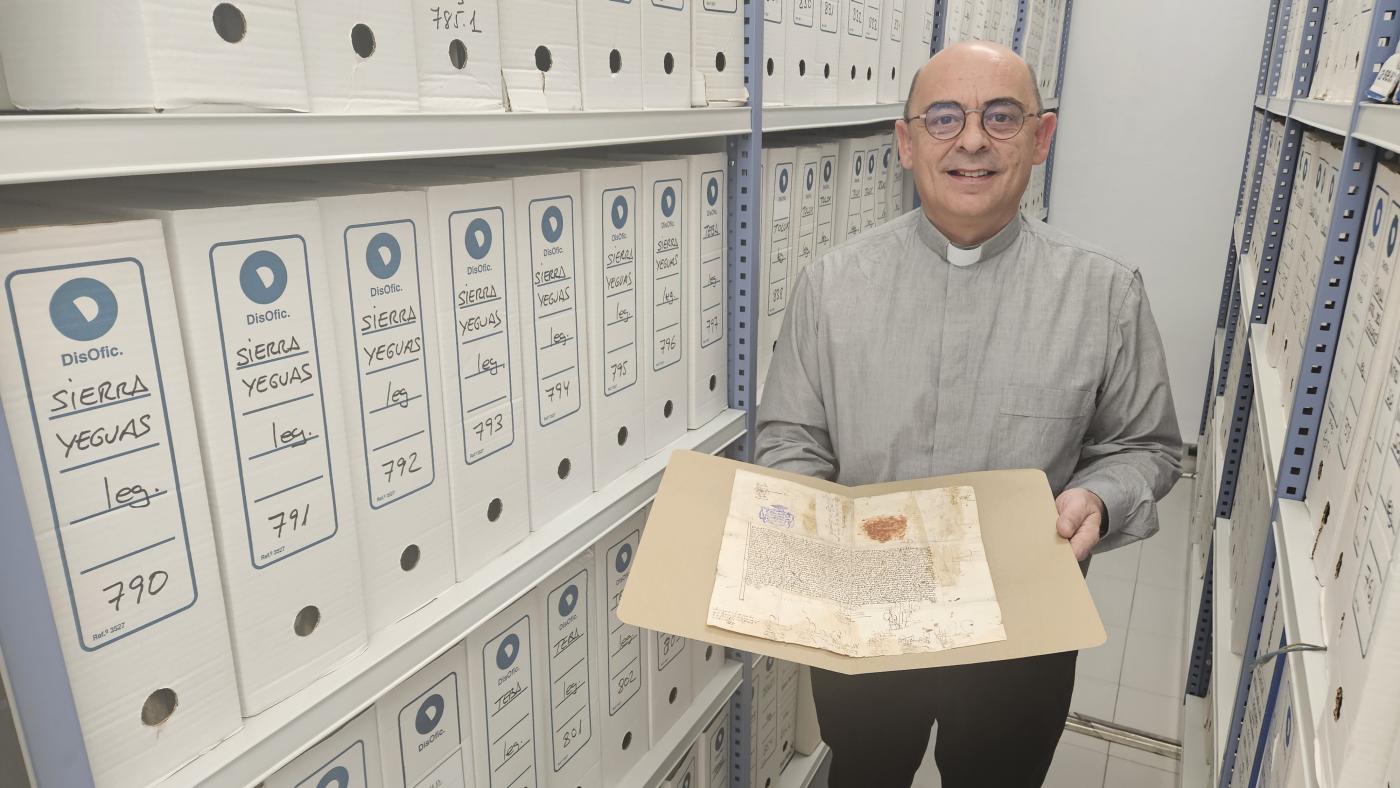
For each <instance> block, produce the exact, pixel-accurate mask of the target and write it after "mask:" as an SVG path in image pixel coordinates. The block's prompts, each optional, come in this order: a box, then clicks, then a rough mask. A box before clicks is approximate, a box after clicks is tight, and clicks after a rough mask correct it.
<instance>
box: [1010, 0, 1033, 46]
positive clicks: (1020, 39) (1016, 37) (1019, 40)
mask: <svg viewBox="0 0 1400 788" xmlns="http://www.w3.org/2000/svg"><path fill="white" fill-rule="evenodd" d="M1029 5H1030V3H1029V2H1027V0H1019V1H1018V2H1017V3H1016V31H1015V32H1014V33H1012V34H1011V49H1012V50H1013V51H1015V52H1016V54H1018V55H1020V54H1023V53H1022V52H1021V48H1022V47H1023V46H1025V45H1026V21H1027V20H1026V12H1027V11H1028V10H1029V9H1028V8H1027V6H1029Z"/></svg>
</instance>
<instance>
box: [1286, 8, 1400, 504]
mask: <svg viewBox="0 0 1400 788" xmlns="http://www.w3.org/2000/svg"><path fill="white" fill-rule="evenodd" d="M1397 35H1400V0H1380V2H1377V3H1376V7H1375V10H1374V11H1373V13H1372V20H1371V32H1370V37H1369V38H1368V39H1367V42H1366V52H1365V56H1364V57H1363V59H1362V61H1361V78H1360V79H1359V80H1358V84H1357V87H1356V97H1355V101H1354V106H1353V109H1352V117H1351V128H1353V129H1355V128H1356V120H1357V116H1358V113H1359V112H1360V107H1361V105H1362V103H1363V101H1362V94H1363V92H1364V91H1365V89H1366V86H1367V84H1366V83H1367V82H1368V81H1369V80H1368V77H1369V75H1371V74H1374V73H1375V72H1376V70H1377V69H1379V68H1380V65H1381V63H1383V62H1384V61H1385V59H1386V58H1387V57H1389V55H1390V53H1391V52H1392V51H1393V50H1394V49H1395V42H1396V37H1397ZM1376 156H1377V151H1376V147H1375V146H1374V145H1371V144H1370V143H1367V142H1362V141H1360V140H1358V139H1356V138H1355V137H1350V136H1349V137H1347V140H1346V144H1345V145H1344V146H1343V148H1342V171H1341V178H1340V180H1339V183H1338V184H1337V197H1336V204H1335V205H1333V206H1332V217H1331V221H1330V223H1329V225H1328V229H1327V245H1326V246H1325V247H1324V248H1323V254H1322V273H1321V275H1320V276H1319V278H1318V283H1317V294H1316V296H1315V297H1314V298H1313V308H1312V313H1311V317H1310V318H1309V322H1308V338H1307V342H1306V344H1304V346H1303V359H1302V364H1301V366H1300V368H1299V370H1298V384H1297V389H1296V391H1295V392H1294V395H1293V404H1292V407H1291V408H1290V409H1289V419H1288V431H1287V433H1286V434H1285V436H1284V446H1283V456H1282V457H1280V458H1279V469H1278V484H1279V489H1278V495H1279V497H1282V498H1292V499H1295V500H1302V498H1303V496H1304V495H1305V494H1306V493H1307V490H1308V478H1309V476H1311V472H1312V466H1313V459H1314V449H1315V448H1316V446H1317V431H1318V427H1319V425H1320V424H1321V423H1322V410H1323V406H1324V405H1325V404H1326V402H1327V386H1328V383H1329V382H1330V379H1331V376H1332V362H1333V360H1334V358H1335V357H1336V352H1337V335H1338V334H1339V333H1340V332H1341V327H1342V315H1343V314H1345V310H1346V306H1347V293H1348V292H1349V290H1350V289H1351V275H1352V269H1353V264H1354V263H1355V261H1356V251H1357V246H1358V244H1359V243H1360V238H1361V230H1362V222H1364V221H1365V217H1366V207H1367V203H1368V201H1369V200H1370V194H1371V181H1372V179H1373V178H1374V176H1375V172H1376Z"/></svg>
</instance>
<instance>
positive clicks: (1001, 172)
mask: <svg viewBox="0 0 1400 788" xmlns="http://www.w3.org/2000/svg"><path fill="white" fill-rule="evenodd" d="M914 90H915V92H914V95H913V96H912V98H911V101H910V112H909V115H910V116H911V117H912V116H923V115H924V114H925V112H926V110H928V109H929V108H930V107H933V108H934V110H935V114H936V115H937V116H938V117H940V118H943V119H944V120H945V121H946V118H947V112H946V110H948V109H949V108H957V107H961V108H963V109H965V110H969V111H968V112H967V115H966V120H965V122H964V123H963V124H962V125H963V128H962V132H961V133H960V134H958V135H957V136H955V137H952V138H951V139H946V140H941V139H936V138H935V137H934V136H933V135H932V134H930V133H929V131H928V130H927V128H926V126H925V123H924V120H923V118H922V117H919V118H916V119H915V120H913V121H909V122H907V123H906V122H903V121H901V122H900V123H898V124H897V130H896V133H897V135H898V137H899V153H900V160H901V162H902V163H903V165H904V166H905V167H906V168H907V169H909V170H911V171H912V173H913V175H914V182H915V185H916V186H917V187H918V190H919V197H920V199H921V200H922V202H923V206H924V212H925V213H926V214H927V215H928V216H929V218H930V219H931V220H933V222H934V224H935V225H937V226H938V227H939V228H940V229H941V230H943V231H944V232H945V233H946V234H948V235H949V237H950V240H953V241H954V242H956V243H963V244H967V243H979V242H981V241H984V240H986V239H987V238H988V237H990V236H991V235H992V234H994V233H995V232H996V231H997V230H999V229H1001V228H1002V227H1004V226H1005V225H1006V223H1007V222H1009V221H1010V220H1011V219H1012V218H1013V217H1014V216H1015V215H1016V212H1017V210H1018V209H1019V206H1020V201H1021V196H1022V194H1023V193H1024V192H1025V190H1026V184H1027V183H1028V182H1029V181H1030V174H1031V168H1032V167H1033V166H1034V165H1036V164H1041V163H1043V162H1044V161H1045V159H1046V158H1047V157H1048V156H1049V153H1050V141H1051V139H1052V138H1053V136H1054V131H1055V116H1054V115H1044V116H1041V117H1035V116H1033V115H1032V113H1034V112H1036V111H1037V110H1038V109H1039V102H1038V101H1037V98H1036V95H1035V93H1034V86H1033V85H1032V84H1031V79H1030V75H1029V72H1028V71H1027V69H1026V66H1025V64H1024V63H1022V62H1021V61H1020V60H1019V59H1018V58H1016V57H1015V56H1014V55H1013V54H1011V53H1010V52H1009V51H1003V50H1001V49H1000V48H997V47H993V46H988V45H985V44H973V45H964V46H959V47H955V48H952V49H949V50H947V51H945V52H943V53H940V55H939V56H938V57H936V58H934V59H933V60H932V61H930V62H929V63H928V64H927V65H926V66H925V67H924V71H923V73H922V74H920V75H919V79H918V80H917V82H916V84H915V88H914ZM1006 107H1015V108H1020V109H1021V110H1023V111H1024V113H1025V116H1026V118H1025V125H1024V126H1022V127H1021V129H1020V131H1019V132H1017V133H1016V134H1015V135H1014V136H1012V137H1011V138H1010V139H1004V140H1003V139H997V138H996V137H997V136H1006V134H1007V129H1006V124H1005V122H1004V121H1005V119H1006V116H1005V115H1004V114H1002V115H997V114H996V111H997V108H1003V109H1004V108H1006ZM983 109H988V110H990V111H989V112H988V113H987V114H986V115H984V114H983V113H981V112H975V111H971V110H983ZM954 115H956V111H955V112H954ZM999 122H1000V123H999ZM989 127H991V128H992V129H993V131H995V132H999V133H997V134H996V135H994V134H989V133H988V128H989Z"/></svg>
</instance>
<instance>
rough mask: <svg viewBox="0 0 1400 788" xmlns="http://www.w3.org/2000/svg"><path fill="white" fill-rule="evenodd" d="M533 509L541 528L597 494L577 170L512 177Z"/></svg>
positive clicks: (536, 525) (535, 524)
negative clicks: (593, 494) (580, 254)
mask: <svg viewBox="0 0 1400 788" xmlns="http://www.w3.org/2000/svg"><path fill="white" fill-rule="evenodd" d="M513 186H514V189H515V219H516V221H515V233H516V245H517V248H518V249H519V250H520V251H519V254H520V264H519V265H518V266H517V269H518V270H517V272H516V273H517V279H516V283H517V286H518V287H519V288H520V292H521V294H522V296H523V297H524V299H525V300H526V302H527V303H526V304H522V305H521V318H520V325H521V332H520V333H521V341H522V345H521V347H522V352H521V358H522V360H523V361H524V377H525V381H526V389H527V391H526V395H525V422H526V425H525V443H526V452H525V456H526V461H527V465H528V469H529V486H530V513H531V521H532V524H533V526H534V527H535V528H537V529H538V528H539V527H541V526H543V525H545V524H546V523H548V522H549V521H551V520H553V519H554V518H555V517H557V516H558V515H560V514H561V513H563V512H564V511H565V510H567V509H569V508H570V507H572V506H574V505H575V504H577V503H579V502H580V501H583V500H584V499H585V498H587V497H588V496H589V495H591V494H592V493H593V456H592V436H591V425H590V424H589V413H590V410H589V407H590V406H589V391H588V372H589V370H588V369H587V366H586V362H587V359H588V347H587V338H586V336H585V335H584V330H585V329H586V328H587V325H588V307H587V304H586V303H584V299H583V297H582V294H581V293H580V292H579V274H580V273H581V272H582V271H583V270H584V267H583V265H582V264H581V263H580V261H579V259H578V257H579V240H580V238H579V236H580V233H579V231H578V220H579V207H580V202H581V193H580V189H581V186H580V180H579V175H578V173H577V172H566V173H555V174H550V175H529V176H524V177H519V178H516V179H515V180H514V181H513Z"/></svg>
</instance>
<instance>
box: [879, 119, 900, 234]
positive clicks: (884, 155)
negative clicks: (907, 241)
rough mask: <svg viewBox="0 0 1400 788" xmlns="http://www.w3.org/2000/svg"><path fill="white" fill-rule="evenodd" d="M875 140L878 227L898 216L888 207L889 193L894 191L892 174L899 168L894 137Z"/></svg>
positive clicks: (889, 135) (889, 136)
mask: <svg viewBox="0 0 1400 788" xmlns="http://www.w3.org/2000/svg"><path fill="white" fill-rule="evenodd" d="M876 139H877V141H878V143H879V147H878V149H876V153H875V165H876V168H877V169H876V172H877V173H878V175H877V176H876V179H875V224H877V225H880V224H884V223H885V222H888V221H889V220H890V219H892V218H894V217H895V216H897V215H898V214H895V213H894V211H893V209H892V207H891V206H890V193H891V192H892V191H893V189H894V172H895V170H897V169H901V168H900V166H899V162H898V161H897V160H896V159H895V152H894V135H893V134H885V135H882V136H880V137H877V138H876Z"/></svg>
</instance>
